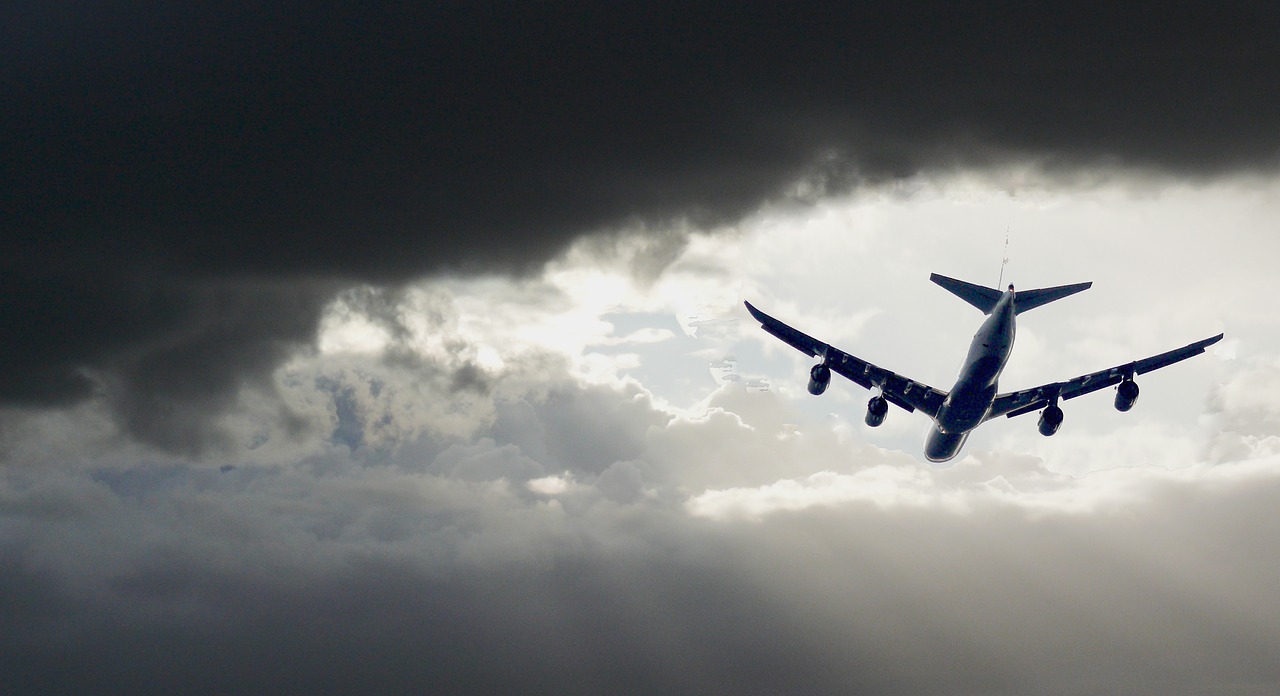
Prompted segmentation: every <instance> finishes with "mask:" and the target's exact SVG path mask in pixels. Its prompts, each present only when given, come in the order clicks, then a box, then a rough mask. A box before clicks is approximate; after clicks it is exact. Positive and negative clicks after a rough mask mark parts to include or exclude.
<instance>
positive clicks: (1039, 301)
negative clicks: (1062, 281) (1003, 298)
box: [1013, 282, 1093, 314]
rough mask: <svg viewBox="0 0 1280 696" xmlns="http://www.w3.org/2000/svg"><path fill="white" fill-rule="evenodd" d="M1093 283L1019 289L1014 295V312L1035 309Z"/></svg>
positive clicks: (1087, 287) (1018, 312)
mask: <svg viewBox="0 0 1280 696" xmlns="http://www.w3.org/2000/svg"><path fill="white" fill-rule="evenodd" d="M1092 285H1093V283H1092V282H1089V283H1076V284H1075V285H1059V286H1056V287H1052V288H1039V289H1037V290H1019V291H1018V293H1017V294H1016V295H1015V296H1014V300H1013V301H1014V311H1015V313H1016V314H1022V313H1023V312H1025V311H1027V310H1031V309H1035V308H1036V307H1039V306H1040V305H1046V304H1049V303H1050V302H1053V301H1054V300H1061V299H1062V298H1064V297H1066V296H1068V295H1074V294H1076V293H1077V292H1080V291H1082V290H1088V289H1089V288H1090V287H1091V286H1092Z"/></svg>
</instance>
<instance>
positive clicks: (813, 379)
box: [809, 363, 831, 396]
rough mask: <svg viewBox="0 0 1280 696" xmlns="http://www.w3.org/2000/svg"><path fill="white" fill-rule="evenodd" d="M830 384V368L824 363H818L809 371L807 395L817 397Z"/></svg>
mask: <svg viewBox="0 0 1280 696" xmlns="http://www.w3.org/2000/svg"><path fill="white" fill-rule="evenodd" d="M828 384H831V368H830V367H827V364H826V363H819V364H817V365H814V366H813V369H812V370H809V393H810V394H813V395H814V396H818V395H819V394H821V393H822V392H824V391H826V390H827V385H828Z"/></svg>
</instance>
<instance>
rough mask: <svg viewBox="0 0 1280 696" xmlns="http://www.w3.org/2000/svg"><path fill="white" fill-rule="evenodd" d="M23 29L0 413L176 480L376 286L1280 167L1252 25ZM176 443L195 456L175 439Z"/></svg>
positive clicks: (287, 22)
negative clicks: (219, 424) (858, 191)
mask: <svg viewBox="0 0 1280 696" xmlns="http://www.w3.org/2000/svg"><path fill="white" fill-rule="evenodd" d="M3 13H4V15H3V21H0V26H2V27H3V29H0V31H2V32H3V45H4V46H5V60H4V61H3V62H2V64H3V67H2V68H0V71H2V72H0V78H2V79H3V81H4V83H5V84H8V85H10V87H11V98H9V99H6V100H4V105H3V107H0V133H3V134H4V135H3V136H0V137H3V138H4V141H3V151H4V152H5V156H4V158H3V160H2V161H0V167H3V169H2V170H0V182H3V183H0V187H2V188H0V197H3V200H4V201H5V202H6V203H5V208H6V216H5V221H4V222H3V223H2V224H3V230H2V231H0V286H2V287H0V292H3V294H4V297H5V302H4V303H3V305H2V306H0V325H2V326H4V327H5V330H4V332H3V338H2V339H0V358H2V359H3V362H4V364H5V366H6V368H5V371H4V374H3V375H2V376H0V398H3V399H4V400H5V401H7V402H9V403H13V404H24V405H44V406H48V405H60V404H67V403H70V402H73V401H75V400H77V399H82V398H85V397H86V396H87V395H89V394H91V393H92V392H93V389H94V383H93V381H92V380H91V379H89V378H87V377H86V374H87V373H86V371H88V373H96V374H99V375H105V376H106V378H107V380H108V381H110V382H112V383H113V384H114V385H115V386H114V387H113V388H114V389H116V390H117V392H118V393H122V394H127V397H122V398H121V399H120V403H121V409H122V410H121V415H120V421H121V422H122V423H123V424H125V425H126V426H127V427H128V428H129V429H130V430H131V432H132V433H133V434H134V435H135V436H137V437H140V438H143V439H145V440H147V441H150V442H152V443H154V444H157V445H160V446H163V447H166V448H170V449H177V450H191V449H199V448H200V447H201V446H202V443H203V442H204V441H205V440H207V439H209V437H210V436H209V434H208V433H205V432H203V430H202V428H200V427H199V426H198V425H197V424H196V423H195V422H194V421H193V418H194V417H195V414H198V413H209V414H214V415H216V414H218V413H220V412H221V411H222V410H224V409H223V407H224V405H225V395H226V394H227V393H229V392H231V391H234V390H235V388H236V387H237V385H238V384H241V383H243V382H246V381H247V382H260V381H261V380H262V379H263V378H264V376H265V375H266V374H268V373H269V370H270V368H271V367H273V366H274V365H276V364H278V362H279V360H280V356H281V355H282V354H283V352H287V350H288V347H289V346H294V345H296V344H299V343H305V342H306V341H307V339H308V338H309V337H310V334H311V330H312V328H313V326H314V320H315V317H316V316H317V315H318V312H319V309H320V307H321V306H322V305H323V303H324V302H325V301H326V299H327V298H329V297H332V294H333V293H334V292H335V291H336V289H337V288H338V287H341V286H344V285H348V284H351V283H354V282H372V283H390V284H395V283H399V282H402V281H404V280H406V279H409V278H413V277H417V276H419V275H422V274H426V273H434V272H441V271H449V272H459V271H460V272H473V271H491V270H500V271H511V270H521V269H523V270H530V269H535V268H537V267H538V265H539V264H540V263H542V262H543V261H545V260H546V259H547V258H549V257H550V256H552V255H554V254H555V253H556V252H558V251H559V250H562V249H563V248H564V247H565V245H566V244H568V243H569V242H570V241H571V240H573V239H575V238H576V237H578V236H580V235H583V234H586V233H590V232H593V231H599V230H607V229H617V228H619V227H629V226H634V225H642V226H643V225H644V224H647V225H648V226H649V228H650V229H654V230H664V229H667V227H668V225H667V223H669V222H670V221H673V220H685V221H693V224H707V223H714V222H722V221H732V220H735V219H737V218H738V217H740V216H742V215H744V214H746V213H749V212H750V211H752V210H753V209H755V208H756V207H757V206H758V205H759V204H760V203H761V202H762V201H764V200H767V199H776V198H779V197H786V196H788V195H800V196H801V197H802V198H804V197H812V196H816V195H821V194H822V193H823V192H825V191H832V190H844V189H846V188H848V187H849V186H851V185H853V184H854V183H856V182H876V181H884V180H892V179H895V178H898V177H904V176H909V175H912V174H915V173H918V172H929V171H940V170H949V169H952V168H955V167H986V166H999V165H1002V164H1004V163H1010V162H1023V161H1030V162H1035V163H1039V165H1041V166H1043V167H1047V168H1049V169H1052V170H1057V171H1062V172H1069V171H1071V170H1073V169H1074V168H1078V167H1096V166H1105V167H1112V166H1119V167H1127V168H1131V169H1137V170H1151V171H1157V172H1166V173H1170V174H1173V175H1176V176H1188V177H1207V176H1214V175H1219V174H1227V173H1233V172H1242V171H1244V172H1249V171H1274V168H1275V165H1276V163H1277V160H1276V157H1277V152H1278V150H1277V148H1278V146H1280V142H1278V141H1277V138H1276V134H1275V129H1274V128H1272V127H1271V126H1270V124H1272V123H1274V122H1275V116H1276V115H1277V106H1278V105H1277V103H1276V98H1275V90H1273V89H1271V88H1270V85H1271V82H1272V76H1271V74H1270V71H1269V66H1271V65H1274V64H1275V63H1276V58H1277V55H1276V48H1275V42H1274V41H1273V37H1274V35H1275V33H1276V28H1277V14H1276V12H1275V10H1274V9H1271V8H1269V7H1265V6H1262V5H1256V4H1253V5H1235V6H1231V7H1226V8H1222V7H1214V8H1205V9H1201V10H1195V9H1193V10H1185V9H1171V8H1169V7H1167V6H1166V5H1164V4H1158V3H1152V4H1146V3H1138V4H1134V3H1126V4H1124V5H1123V6H1115V5H1112V4H1103V3H1099V4H1096V5H1091V4H1085V5H1080V4H1072V5H1070V6H1045V7H1037V8H1017V9H1013V8H982V9H976V10H974V9H970V10H957V9H955V8H953V7H951V6H949V5H945V4H938V5H937V6H928V5H920V4H913V5H911V6H910V7H902V6H898V5H892V6H889V5H885V6H883V7H880V6H867V5H858V6H856V7H853V6H851V7H849V8H844V9H827V10H811V11H808V12H797V11H795V10H794V9H793V8H783V7H780V6H779V7H773V6H769V5H761V4H748V5H740V6H737V7H735V8H732V9H726V8H723V7H721V6H719V5H716V6H711V5H700V4H693V5H689V4H687V3H686V4H682V5H680V6H679V7H666V8H663V7H649V6H646V7H645V8H643V9H641V8H630V9H629V8H617V7H610V8H599V7H590V8H587V7H579V6H577V5H576V4H573V3H568V4H557V5H551V6H548V5H546V4H540V5H538V6H537V7H522V6H515V5H511V6H499V7H492V6H486V7H484V8H481V7H475V6H471V5H465V4H464V5H458V6H433V7H431V8H424V9H409V8H405V7H399V6H397V7H391V6H387V5H385V4H374V5H368V4H362V5H360V6H359V7H358V8H357V7H355V6H352V7H350V8H344V7H333V8H328V9H324V10H320V9H317V8H314V7H311V6H305V7H304V6H301V5H296V4H294V3H285V4H283V5H274V6H273V7H272V8H267V9H264V8H261V7H259V6H257V5H253V6H250V5H248V4H242V3H241V4H238V3H222V4H220V5H218V6H217V7H198V6H195V5H192V4H190V3H177V4H174V3H167V4H163V5H157V6H155V7H148V8H142V7H139V6H138V5H136V4H129V5H128V6H127V7H126V6H125V5H123V4H110V3H109V4H106V5H102V4H98V5H95V6H94V7H92V8H89V7H79V6H75V7H73V6H70V5H57V4H55V5H48V4H41V5H39V6H36V5H30V4H23V3H19V4H18V5H16V6H13V7H10V8H7V9H5V10H4V11H3ZM801 181H803V182H806V183H805V184H804V185H803V186H799V187H797V182H801ZM676 236H677V237H678V236H679V235H676ZM678 244H679V242H678V241H675V242H674V245H675V246H674V247H672V244H659V245H657V246H656V247H655V256H654V257H653V258H652V259H650V261H652V262H653V263H658V264H660V263H661V260H662V258H663V254H664V253H666V252H664V251H663V249H665V248H678ZM650 265H652V264H650ZM646 272H652V271H651V270H649V271H646ZM281 283H285V284H288V285H289V286H290V287H291V288H292V290H290V293H291V294H290V295H289V296H287V297H286V296H283V295H282V294H281V291H280V290H279V287H280V284H281ZM231 286H235V287H234V288H232V289H230V290H229V289H228V288H229V287H231ZM211 295H219V296H220V298H219V299H217V300H216V301H213V302H211V301H210V296H211ZM210 321H214V322H217V323H218V327H217V328H212V327H209V325H208V322H210ZM152 356H153V357H154V358H155V360H156V361H157V363H158V364H159V365H160V366H161V367H164V368H165V369H162V370H159V372H158V373H155V374H160V373H163V374H165V375H166V378H165V379H164V380H162V381H161V380H159V379H150V378H149V377H148V375H150V374H152V373H151V372H150V371H149V370H139V369H136V366H137V365H139V364H142V363H141V362H140V361H147V360H149V358H150V357H152ZM170 367H173V368H180V370H179V371H180V372H181V375H180V376H179V377H178V378H177V380H176V381H172V380H170V379H169V377H171V376H173V375H174V374H175V372H174V370H172V369H168V368H170ZM170 410H171V411H173V412H175V413H178V414H180V415H179V416H178V418H179V419H180V420H182V421H184V422H188V423H190V426H189V427H187V430H189V431H190V432H188V433H187V434H184V435H177V434H174V433H169V432H161V431H160V430H158V429H157V428H155V427H152V426H151V425H150V424H151V423H155V422H158V421H160V420H163V419H164V418H166V417H167V416H166V413H167V412H168V411H170ZM181 414H185V415H181ZM214 439H215V440H216V438H214Z"/></svg>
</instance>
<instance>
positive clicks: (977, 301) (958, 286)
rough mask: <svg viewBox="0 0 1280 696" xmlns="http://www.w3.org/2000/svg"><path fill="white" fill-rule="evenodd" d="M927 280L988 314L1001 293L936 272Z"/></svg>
mask: <svg viewBox="0 0 1280 696" xmlns="http://www.w3.org/2000/svg"><path fill="white" fill-rule="evenodd" d="M929 280H932V281H933V282H935V283H937V284H938V285H941V286H942V287H944V288H946V289H947V290H948V291H950V292H951V294H952V295H955V296H956V297H959V298H960V299H962V300H964V301H965V302H968V303H969V304H971V305H973V306H974V307H977V308H978V309H980V310H982V313H983V314H990V313H991V310H992V309H995V306H996V302H999V301H1000V295H1001V293H1000V291H999V290H996V289H995V288H985V287H983V286H981V285H974V284H973V283H966V282H964V281H963V280H956V279H955V278H948V277H946V276H944V275H938V274H937V273H933V274H930V275H929ZM1019 297H1021V296H1019ZM1045 302H1048V300H1045Z"/></svg>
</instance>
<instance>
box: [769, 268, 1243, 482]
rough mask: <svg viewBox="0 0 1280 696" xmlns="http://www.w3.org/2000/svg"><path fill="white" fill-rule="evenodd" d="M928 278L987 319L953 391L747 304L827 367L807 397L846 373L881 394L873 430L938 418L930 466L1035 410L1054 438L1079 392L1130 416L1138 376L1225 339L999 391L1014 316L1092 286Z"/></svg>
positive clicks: (871, 412) (817, 371)
mask: <svg viewBox="0 0 1280 696" xmlns="http://www.w3.org/2000/svg"><path fill="white" fill-rule="evenodd" d="M929 280H932V281H933V282H935V283H937V284H938V285H941V286H942V287H944V288H946V289H947V290H949V291H950V292H952V293H953V294H955V295H956V296H958V297H960V299H962V300H964V301H965V302H968V303H969V304H971V305H973V306H974V307H977V308H978V309H980V310H982V312H983V314H986V315H988V316H987V319H986V321H984V322H982V326H981V327H979V329H978V333H976V334H974V335H973V342H972V343H971V344H970V345H969V355H968V357H966V358H965V360H964V365H963V366H961V368H960V377H959V378H958V379H956V383H955V386H953V387H952V388H951V391H950V392H945V391H942V390H940V389H934V388H933V387H931V386H929V385H927V384H923V383H920V382H917V381H915V380H911V379H908V378H906V377H903V376H902V375H899V374H895V373H893V372H890V371H889V370H886V369H884V368H882V367H877V366H875V365H872V364H871V363H869V362H867V361H865V360H861V359H859V358H856V357H854V356H852V355H849V354H848V353H845V352H843V351H841V350H839V349H837V348H834V347H832V346H829V345H827V344H826V343H823V342H822V341H819V340H817V339H816V338H813V337H811V336H809V335H807V334H804V333H801V332H799V331H797V330H795V329H793V328H791V327H790V326H787V325H786V324H784V323H782V322H780V321H778V320H777V319H774V318H773V317H771V316H769V315H768V314H765V313H764V312H761V311H760V310H758V309H756V308H755V307H753V306H752V305H751V303H750V302H747V303H745V304H746V305H747V309H748V310H749V311H750V312H751V316H753V317H755V318H756V320H757V321H759V322H760V324H761V328H763V329H764V330H765V331H768V332H769V333H771V334H773V335H774V336H777V337H778V338H780V339H782V340H783V341H784V342H786V343H787V344H789V345H791V346H792V347H794V348H796V349H798V350H800V352H802V353H805V354H806V355H809V356H810V357H818V358H821V359H822V362H820V363H818V364H817V365H814V366H813V367H812V368H811V369H810V370H809V393H810V394H813V395H815V396H817V395H819V394H821V393H823V392H824V391H826V389H827V385H828V384H829V383H830V382H831V373H832V372H833V371H834V372H836V373H838V374H841V375H844V376H845V377H848V378H849V379H851V380H853V381H854V382H855V383H857V384H859V385H861V386H862V387H864V388H866V389H874V390H875V391H876V393H875V394H874V395H873V396H872V397H871V400H870V401H868V402H867V416H866V423H867V425H869V426H872V427H875V426H878V425H880V424H881V423H883V422H884V419H885V416H886V415H887V414H888V411H889V404H894V405H896V406H899V407H901V408H903V409H906V410H907V411H908V412H910V411H914V410H916V409H919V410H921V411H923V412H924V413H926V414H928V415H929V417H930V418H932V419H933V424H934V425H933V428H932V429H931V430H930V431H929V436H928V437H927V438H926V439H925V444H924V455H925V457H927V458H928V459H929V461H931V462H945V461H947V460H949V459H951V458H953V457H955V456H956V454H958V453H959V452H960V448H961V447H963V446H964V441H965V439H967V438H968V437H969V433H970V432H971V431H972V430H973V429H974V428H976V427H978V426H979V425H981V424H982V423H984V422H986V421H989V420H991V419H992V418H998V417H1000V416H1007V417H1009V418H1012V417H1014V416H1020V415H1022V414H1024V413H1030V412H1032V411H1036V410H1039V411H1040V424H1039V427H1040V433H1041V434H1042V435H1045V436H1049V435H1053V434H1054V433H1056V432H1058V428H1059V427H1061V426H1062V408H1061V407H1059V406H1058V400H1059V399H1064V400H1065V399H1074V398H1075V397H1077V396H1080V395H1081V394H1088V393H1089V392H1093V391H1097V390H1099V389H1102V388H1104V387H1109V386H1111V385H1117V386H1116V398H1115V406H1116V409H1117V410H1119V411H1128V410H1129V409H1130V408H1133V404H1134V402H1135V401H1137V400H1138V385H1137V384H1135V383H1134V381H1133V377H1134V375H1141V374H1144V373H1147V372H1151V371H1152V370H1158V369H1160V368H1162V367H1165V366H1166V365H1172V364H1173V363H1176V362H1178V361H1181V360H1186V359H1187V358H1190V357H1192V356H1194V355H1199V354H1201V353H1203V352H1204V349H1205V348H1206V347H1207V346H1211V345H1213V344H1214V343H1217V342H1218V341H1219V340H1221V339H1222V334H1218V335H1217V336H1213V337H1211V338H1206V339H1204V340H1203V341H1196V342H1195V343H1191V344H1188V345H1185V346H1183V347H1181V348H1177V349H1175V350H1171V351H1168V352H1166V353H1161V354H1159V355H1153V356H1151V357H1149V358H1143V359H1142V360H1135V361H1133V362H1131V363H1126V364H1124V365H1119V366H1116V367H1112V368H1109V369H1106V370H1101V371H1099V372H1093V373H1091V374H1087V375H1082V376H1080V377H1076V378H1075V379H1070V380H1067V381H1065V382H1053V383H1050V384H1045V385H1042V386H1039V387H1035V388H1034V389H1023V390H1022V391H1016V392H1006V393H1004V394H999V393H997V390H998V389H997V386H996V382H997V381H998V380H999V379H1000V373H1001V371H1003V370H1004V365H1005V363H1006V362H1008V360H1009V353H1010V351H1012V350H1013V338H1014V333H1015V327H1014V317H1016V316H1017V315H1018V314H1021V313H1022V312H1025V311H1027V310H1030V309H1035V308H1036V307H1039V306H1041V305H1043V304H1048V303H1049V302H1053V301H1054V300H1059V299H1062V298H1064V297H1066V296H1068V295H1074V294H1075V293H1077V292H1080V291H1081V290H1087V289H1088V288H1089V287H1090V286H1091V285H1093V283H1078V284H1076V285H1060V286H1058V287H1053V288H1041V289H1038V290H1023V291H1021V292H1016V291H1014V289H1013V285H1010V286H1009V289H1008V290H1006V291H1005V292H1000V291H999V290H996V289H994V288H988V287H983V286H981V285H974V284H972V283H966V282H964V281H962V280H956V279H955V278H948V277H946V276H941V275H938V274H937V273H934V274H932V275H930V276H929Z"/></svg>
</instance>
